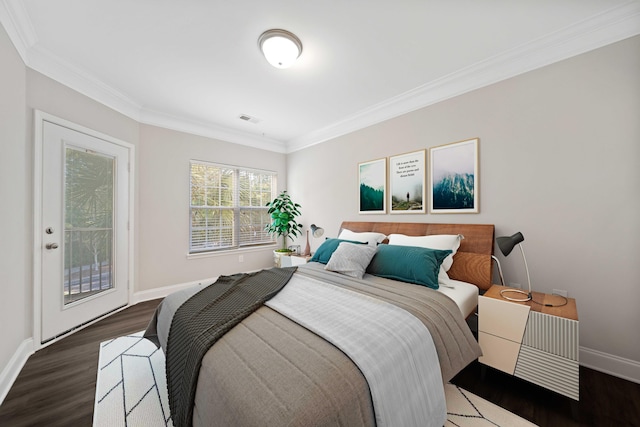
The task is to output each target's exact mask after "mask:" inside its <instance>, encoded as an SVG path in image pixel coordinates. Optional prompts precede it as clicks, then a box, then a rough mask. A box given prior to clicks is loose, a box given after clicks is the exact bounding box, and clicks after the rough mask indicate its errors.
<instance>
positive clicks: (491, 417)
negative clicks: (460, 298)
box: [93, 332, 535, 427]
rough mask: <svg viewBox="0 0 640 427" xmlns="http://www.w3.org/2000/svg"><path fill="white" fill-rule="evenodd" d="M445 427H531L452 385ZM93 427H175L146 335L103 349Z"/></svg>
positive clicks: (160, 363) (158, 360)
mask: <svg viewBox="0 0 640 427" xmlns="http://www.w3.org/2000/svg"><path fill="white" fill-rule="evenodd" d="M445 397H446V400H447V422H446V424H445V426H446V427H485V426H486V427H496V426H498V427H520V426H522V427H531V426H535V424H532V423H530V422H528V421H526V420H524V419H522V418H520V417H518V416H517V415H514V414H512V413H511V412H509V411H507V410H505V409H503V408H501V407H499V406H497V405H494V404H493V403H491V402H488V401H486V400H484V399H482V398H481V397H478V396H476V395H474V394H473V393H470V392H468V391H466V390H464V389H462V388H460V387H457V386H455V385H453V384H446V385H445ZM93 426H94V427H119V426H123V427H125V426H129V427H130V426H135V427H138V426H140V427H146V426H149V427H156V426H171V427H173V422H172V421H171V413H170V411H169V402H168V399H167V383H166V377H165V370H164V353H163V352H162V350H161V349H157V348H156V346H155V345H153V344H152V343H151V342H150V341H148V340H147V339H145V338H142V332H138V333H136V334H132V335H127V336H124V337H118V338H115V339H113V340H110V341H105V342H103V343H101V344H100V358H99V360H98V380H97V384H96V397H95V404H94V411H93Z"/></svg>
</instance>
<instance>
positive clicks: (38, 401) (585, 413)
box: [0, 300, 640, 427]
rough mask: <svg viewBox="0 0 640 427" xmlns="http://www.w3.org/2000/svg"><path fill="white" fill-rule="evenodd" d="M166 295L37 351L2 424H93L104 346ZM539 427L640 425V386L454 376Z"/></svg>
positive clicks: (596, 380)
mask: <svg viewBox="0 0 640 427" xmlns="http://www.w3.org/2000/svg"><path fill="white" fill-rule="evenodd" d="M158 303H159V300H154V301H147V302H144V303H140V304H137V305H135V306H133V307H129V308H127V309H126V310H123V311H121V312H119V313H116V314H114V315H112V316H110V317H108V318H106V319H103V320H101V321H100V322H97V323H96V324H94V325H91V326H89V327H87V328H85V329H83V330H81V331H79V332H76V333H75V334H73V335H70V336H69V337H66V338H64V339H63V340H61V341H59V342H57V343H55V344H52V345H50V346H49V347H46V348H44V349H42V350H40V351H38V352H37V353H35V354H34V355H32V356H31V357H30V358H29V360H28V361H27V363H26V364H25V366H24V368H23V369H22V372H21V373H20V375H19V376H18V378H17V380H16V382H15V383H14V385H13V387H12V388H11V391H10V392H9V394H8V395H7V397H6V399H5V401H4V402H3V403H2V405H1V406H0V426H7V427H9V426H10V427H20V426H47V427H49V426H79V427H82V426H91V424H92V419H93V399H94V395H95V385H96V374H97V366H98V351H99V343H100V342H102V341H105V340H108V339H110V338H114V337H117V336H121V335H125V334H128V333H132V332H136V331H140V330H142V329H144V328H145V327H146V326H147V324H148V322H149V320H150V319H151V316H152V315H153V311H154V310H155V308H156V306H157V305H158ZM452 382H453V383H455V384H457V385H459V386H460V387H463V388H464V389H466V390H469V391H471V392H472V393H475V394H477V395H479V396H481V397H483V398H485V399H487V400H489V401H491V402H493V403H495V404H497V405H499V406H502V407H503V408H506V409H507V410H509V411H511V412H513V413H515V414H518V415H520V416H521V417H523V418H526V419H528V420H529V421H531V422H533V423H535V424H538V425H539V426H551V427H556V426H558V427H571V426H599V427H600V426H603V427H606V426H639V427H640V384H635V383H632V382H630V381H625V380H622V379H619V378H616V377H612V376H610V375H606V374H603V373H600V372H597V371H594V370H592V369H587V368H580V402H579V403H578V405H577V410H578V414H577V419H574V418H572V407H571V400H570V399H568V398H565V397H562V396H560V395H558V394H555V393H553V392H550V391H548V390H545V389H543V388H541V387H537V386H535V385H533V384H529V383H527V382H525V381H522V380H519V379H517V378H514V377H511V376H508V375H505V374H502V373H500V372H497V371H494V370H491V369H487V373H486V375H485V376H484V379H483V378H481V367H480V365H479V364H478V363H472V364H471V365H469V366H468V367H467V368H466V369H464V370H463V371H462V372H461V373H460V374H458V375H457V376H456V377H455V378H454V379H453V381H452Z"/></svg>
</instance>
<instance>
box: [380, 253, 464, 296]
mask: <svg viewBox="0 0 640 427" xmlns="http://www.w3.org/2000/svg"><path fill="white" fill-rule="evenodd" d="M450 254H451V251H450V250H440V249H429V248H420V247H417V246H400V245H395V246H394V245H380V246H379V247H378V251H377V252H376V254H375V256H374V257H373V259H372V260H371V262H370V263H369V267H367V273H369V274H373V275H374V276H380V277H386V278H387V279H394V280H400V281H401V282H408V283H415V284H417V285H423V286H428V287H430V288H433V289H438V287H439V285H438V272H439V270H440V265H441V264H442V261H443V260H444V259H445V258H446V257H447V256H448V255H450Z"/></svg>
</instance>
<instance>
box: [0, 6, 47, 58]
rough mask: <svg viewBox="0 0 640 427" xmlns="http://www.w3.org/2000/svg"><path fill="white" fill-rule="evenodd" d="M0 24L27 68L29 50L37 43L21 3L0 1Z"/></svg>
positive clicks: (27, 15)
mask: <svg viewBox="0 0 640 427" xmlns="http://www.w3.org/2000/svg"><path fill="white" fill-rule="evenodd" d="M0 23H2V26H3V27H4V29H5V31H6V32H7V34H8V35H9V38H10V39H11V42H12V43H13V45H14V46H15V48H16V50H17V51H18V54H19V55H20V57H21V58H22V62H24V63H25V64H26V65H27V66H28V65H29V62H28V61H29V55H28V51H29V49H30V48H31V47H32V46H34V45H35V44H36V43H37V42H38V36H37V35H36V32H35V30H34V29H33V25H31V19H30V18H29V14H28V12H27V9H26V6H25V4H24V3H23V2H22V1H17V0H0Z"/></svg>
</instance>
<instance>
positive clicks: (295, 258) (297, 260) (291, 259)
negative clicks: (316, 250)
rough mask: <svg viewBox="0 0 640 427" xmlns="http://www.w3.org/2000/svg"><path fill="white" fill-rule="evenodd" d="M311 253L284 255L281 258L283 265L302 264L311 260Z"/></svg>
mask: <svg viewBox="0 0 640 427" xmlns="http://www.w3.org/2000/svg"><path fill="white" fill-rule="evenodd" d="M310 259H311V255H291V256H283V257H282V260H281V264H282V265H281V266H282V267H294V266H296V265H302V264H306V263H308V262H309V260H310Z"/></svg>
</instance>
